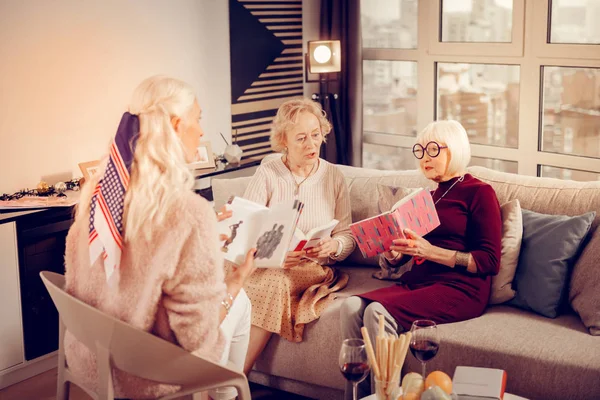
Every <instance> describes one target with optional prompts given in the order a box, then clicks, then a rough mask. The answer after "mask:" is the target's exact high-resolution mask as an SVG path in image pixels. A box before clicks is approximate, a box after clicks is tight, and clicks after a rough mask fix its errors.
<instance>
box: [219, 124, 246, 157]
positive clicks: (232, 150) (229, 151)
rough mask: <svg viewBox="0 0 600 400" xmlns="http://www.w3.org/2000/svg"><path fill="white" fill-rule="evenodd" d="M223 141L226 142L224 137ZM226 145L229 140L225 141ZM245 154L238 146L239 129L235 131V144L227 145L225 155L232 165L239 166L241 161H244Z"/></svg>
mask: <svg viewBox="0 0 600 400" xmlns="http://www.w3.org/2000/svg"><path fill="white" fill-rule="evenodd" d="M221 137H223V134H221ZM223 140H225V137H223ZM225 143H227V140H225ZM243 154H244V151H243V150H242V149H241V147H240V146H238V145H237V129H234V132H233V144H229V143H227V147H225V153H224V154H223V155H224V156H225V159H226V160H227V162H229V163H230V164H239V163H240V161H242V155H243Z"/></svg>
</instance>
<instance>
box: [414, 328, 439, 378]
mask: <svg viewBox="0 0 600 400" xmlns="http://www.w3.org/2000/svg"><path fill="white" fill-rule="evenodd" d="M410 331H411V333H412V338H411V340H410V352H411V353H412V355H413V356H414V357H415V358H416V359H417V360H419V361H420V362H421V366H422V372H423V379H426V378H427V375H425V372H426V370H425V364H426V363H427V361H429V360H431V359H432V358H433V357H435V356H436V354H437V352H438V350H439V349H440V336H439V332H438V330H437V325H436V324H435V322H433V321H431V320H428V319H418V320H416V321H415V322H413V324H412V327H411V328H410Z"/></svg>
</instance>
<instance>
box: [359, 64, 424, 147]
mask: <svg viewBox="0 0 600 400" xmlns="http://www.w3.org/2000/svg"><path fill="white" fill-rule="evenodd" d="M363 129H364V130H365V131H368V132H379V133H390V134H400V135H412V136H416V134H417V133H416V132H417V65H416V63H414V62H407V61H369V60H365V61H364V62H363Z"/></svg>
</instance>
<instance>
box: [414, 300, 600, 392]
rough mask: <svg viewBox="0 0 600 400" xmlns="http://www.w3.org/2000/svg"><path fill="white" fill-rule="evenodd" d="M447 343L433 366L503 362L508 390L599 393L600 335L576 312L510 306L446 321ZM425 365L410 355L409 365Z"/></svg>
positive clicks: (443, 328)
mask: <svg viewBox="0 0 600 400" xmlns="http://www.w3.org/2000/svg"><path fill="white" fill-rule="evenodd" d="M439 330H440V334H441V346H440V350H439V353H438V355H437V356H436V358H434V359H433V360H432V361H430V362H429V363H428V367H427V370H428V371H433V370H442V371H444V372H446V373H448V374H449V375H451V376H452V375H453V374H454V369H455V368H456V366H458V365H467V366H477V367H489V368H501V369H504V370H506V372H507V375H508V380H507V388H506V390H507V391H508V392H510V393H514V394H518V395H520V396H524V397H527V398H530V399H548V400H549V399H592V398H593V399H599V398H600V338H598V337H596V336H592V335H589V334H588V332H587V330H586V328H585V326H584V325H583V324H582V322H581V320H580V319H579V318H578V316H577V315H575V314H565V315H561V316H559V317H558V318H556V319H548V318H545V317H543V316H540V315H537V314H534V313H531V312H528V311H523V310H519V309H516V308H513V307H508V306H492V307H490V308H488V309H487V310H486V312H485V313H484V314H483V315H482V316H481V317H479V318H475V319H472V320H468V321H463V322H457V323H453V324H445V325H440V327H439ZM407 370H410V371H420V364H419V362H418V361H417V360H415V359H414V357H412V356H410V355H409V356H407V363H406V364H405V368H404V371H405V372H406V371H407Z"/></svg>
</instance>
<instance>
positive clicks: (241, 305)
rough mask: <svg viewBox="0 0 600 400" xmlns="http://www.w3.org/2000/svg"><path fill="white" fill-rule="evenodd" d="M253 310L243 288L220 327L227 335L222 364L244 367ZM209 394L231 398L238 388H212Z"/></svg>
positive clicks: (235, 394) (216, 398)
mask: <svg viewBox="0 0 600 400" xmlns="http://www.w3.org/2000/svg"><path fill="white" fill-rule="evenodd" d="M251 312H252V306H251V304H250V299H249V298H248V295H247V294H246V292H245V291H244V289H242V290H240V292H239V293H238V295H237V296H236V298H235V300H234V301H233V304H232V305H231V309H230V310H229V314H228V315H227V316H226V317H225V319H224V320H223V322H221V326H220V327H219V329H221V333H222V334H223V336H224V337H225V348H224V349H223V356H222V357H221V361H220V364H221V365H226V364H227V363H231V364H232V365H231V366H233V367H234V368H236V369H238V370H239V371H242V370H243V369H244V361H245V360H246V353H247V352H248V343H249V342H250V326H251V323H252V320H251V315H250V313H251ZM208 394H209V396H210V397H211V398H213V399H214V400H231V399H235V398H236V396H237V390H236V389H235V388H234V387H232V386H228V387H222V388H217V389H214V390H211V391H209V392H208Z"/></svg>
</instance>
